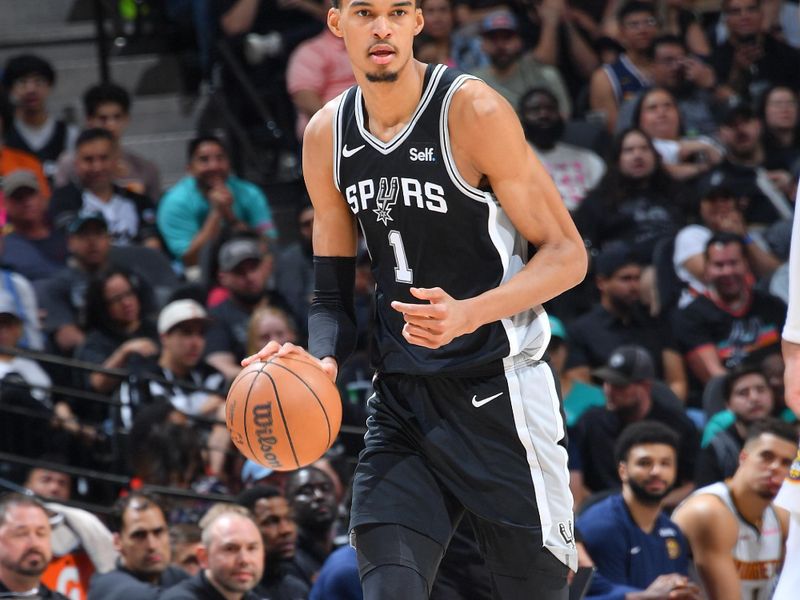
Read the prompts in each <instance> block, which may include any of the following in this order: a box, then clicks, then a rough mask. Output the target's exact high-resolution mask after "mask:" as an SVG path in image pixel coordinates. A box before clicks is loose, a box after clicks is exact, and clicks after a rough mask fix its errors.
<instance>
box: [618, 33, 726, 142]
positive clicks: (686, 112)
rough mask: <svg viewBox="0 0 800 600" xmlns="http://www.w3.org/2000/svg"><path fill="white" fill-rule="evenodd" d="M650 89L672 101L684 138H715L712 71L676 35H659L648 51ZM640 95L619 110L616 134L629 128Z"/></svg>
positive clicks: (624, 103) (715, 124) (626, 102)
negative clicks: (665, 92)
mask: <svg viewBox="0 0 800 600" xmlns="http://www.w3.org/2000/svg"><path fill="white" fill-rule="evenodd" d="M650 54H651V56H652V60H653V63H652V66H651V69H650V73H651V75H652V77H651V79H652V83H653V87H659V88H664V89H666V90H668V91H669V92H670V93H671V94H672V95H673V96H674V97H675V100H676V102H677V105H678V112H679V113H680V115H681V125H682V126H683V130H684V131H685V132H686V134H687V135H715V134H716V133H717V122H716V120H715V119H714V114H713V111H712V106H713V95H712V94H713V89H714V83H715V82H716V77H715V76H714V71H713V69H711V67H709V66H708V65H707V64H706V63H704V62H703V61H702V60H701V59H699V58H697V57H696V56H693V55H691V54H690V53H689V51H688V50H687V49H686V44H685V43H684V41H683V40H682V39H681V38H680V37H678V36H676V35H670V34H666V35H661V36H659V37H657V38H656V39H655V40H653V44H652V46H651V47H650ZM642 93H643V91H642V92H639V93H638V94H636V95H635V96H633V97H632V98H631V99H630V100H626V101H625V102H623V103H622V105H621V106H620V107H619V115H618V116H617V127H616V130H617V132H621V131H623V130H625V129H627V128H628V127H630V126H631V125H633V113H634V111H635V109H636V105H637V104H638V103H639V99H640V98H641V95H642Z"/></svg>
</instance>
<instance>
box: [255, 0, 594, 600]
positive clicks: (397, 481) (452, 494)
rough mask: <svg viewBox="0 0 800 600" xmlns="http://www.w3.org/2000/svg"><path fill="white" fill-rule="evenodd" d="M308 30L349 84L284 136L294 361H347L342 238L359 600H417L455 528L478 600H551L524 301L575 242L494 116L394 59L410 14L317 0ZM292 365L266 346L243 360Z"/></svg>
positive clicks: (549, 518) (549, 432) (530, 307)
mask: <svg viewBox="0 0 800 600" xmlns="http://www.w3.org/2000/svg"><path fill="white" fill-rule="evenodd" d="M328 26H329V28H330V29H331V31H332V32H333V33H334V34H335V35H337V36H338V37H341V38H343V39H344V41H345V45H346V47H347V52H348V55H349V57H350V60H351V62H352V66H353V70H354V73H355V77H356V80H357V82H358V86H356V87H353V88H351V89H350V90H348V91H347V92H345V93H343V94H342V95H341V96H339V97H338V98H336V99H335V100H333V101H331V102H330V103H328V104H327V105H326V106H325V107H324V108H323V109H322V110H321V111H320V112H318V113H317V114H316V115H315V116H314V117H313V118H312V120H311V122H310V123H309V125H308V128H307V129H306V132H305V137H304V144H303V167H304V169H303V170H304V173H305V180H306V185H307V188H308V191H309V194H310V196H311V199H312V202H313V204H314V208H315V221H314V239H313V243H314V253H315V257H314V264H315V301H314V304H313V306H312V309H311V312H310V316H309V332H310V333H309V350H310V352H311V354H313V355H314V356H317V357H319V358H321V359H322V364H323V365H324V366H325V368H326V369H327V370H328V373H329V374H330V375H331V377H332V378H335V376H336V372H337V367H338V366H339V365H341V364H342V362H343V361H344V360H345V358H346V357H347V355H348V354H349V353H350V352H351V351H352V348H353V345H354V342H355V324H354V318H353V281H354V272H355V258H354V257H355V255H356V247H357V236H356V228H357V226H360V228H361V229H362V231H363V232H364V237H365V241H366V245H367V248H368V250H369V252H370V256H371V259H372V269H373V274H374V276H375V280H376V309H375V310H376V317H375V318H376V323H375V327H374V334H373V335H374V339H373V361H374V363H375V365H376V369H377V376H376V379H375V390H376V393H375V395H374V396H373V397H372V398H371V399H370V401H369V410H370V416H369V419H368V428H369V431H368V432H367V434H366V438H365V442H366V448H365V449H364V451H363V452H362V453H361V456H360V460H359V466H358V468H357V471H356V474H355V479H354V483H353V506H352V514H351V523H350V526H351V530H352V534H351V542H352V543H353V545H354V546H355V548H356V550H357V555H358V564H359V573H360V577H361V582H362V588H363V590H364V597H365V599H366V600H375V599H378V598H380V599H381V600H392V599H394V598H398V599H399V598H402V599H404V600H408V599H423V598H427V597H428V595H429V593H430V589H431V586H432V583H433V580H434V577H435V575H436V570H437V567H438V565H439V561H440V560H441V558H442V555H443V553H444V551H445V548H446V547H447V544H448V541H449V540H450V537H451V535H452V533H453V531H454V529H455V527H456V525H457V524H458V522H459V521H460V519H461V518H462V516H463V515H464V514H466V515H467V517H468V518H469V520H470V522H471V523H472V525H473V528H474V529H475V533H476V537H477V539H478V542H479V545H480V547H481V550H482V553H483V555H484V559H485V561H486V564H487V566H488V568H489V570H490V571H491V575H492V585H493V588H494V594H495V597H497V598H502V599H509V600H511V599H513V600H519V599H521V598H533V597H535V598H537V599H540V600H550V599H564V598H566V597H567V586H566V577H567V572H568V570H569V568H571V569H573V570H574V569H575V568H576V562H577V561H576V556H577V555H576V550H575V542H574V536H573V511H572V497H571V495H570V492H569V487H568V471H567V453H566V450H565V448H564V423H563V419H562V415H561V413H560V408H559V398H558V397H557V394H556V388H555V385H554V382H553V377H552V375H551V371H550V369H549V367H548V366H547V365H546V364H545V363H543V362H542V360H541V359H542V355H543V354H544V351H545V348H546V347H547V343H548V340H549V337H550V330H549V325H548V321H547V316H546V314H545V313H544V311H543V310H542V308H541V304H542V303H543V302H545V301H546V300H549V299H550V298H553V297H554V296H556V295H558V294H560V293H561V292H563V291H565V290H567V289H568V288H570V287H572V286H574V285H576V284H577V283H578V282H579V281H580V280H581V279H582V278H583V277H584V275H585V272H586V260H587V259H586V252H585V249H584V247H583V243H582V241H581V238H580V236H579V235H578V233H577V231H576V229H575V227H574V225H573V223H572V221H571V219H570V217H569V215H568V213H567V211H566V209H565V208H564V204H563V202H562V200H561V198H560V197H559V195H558V192H557V190H556V188H555V186H554V184H553V183H552V180H551V179H550V178H549V176H548V175H547V172H546V171H545V170H544V168H543V167H542V165H541V164H540V163H539V162H538V161H537V159H536V158H535V157H534V154H533V152H532V151H531V149H530V147H529V146H528V144H527V143H526V142H525V137H524V135H523V132H522V128H521V126H520V124H519V120H518V119H517V116H516V115H515V113H514V110H513V109H512V107H511V106H510V105H509V104H508V103H507V102H506V101H505V100H504V99H503V98H502V97H500V96H499V95H498V94H497V93H496V92H494V91H493V90H492V89H491V88H489V87H488V86H487V85H485V84H484V83H483V82H481V81H479V80H477V79H475V78H474V77H471V76H468V75H463V74H460V73H458V72H457V71H454V70H451V69H448V68H446V67H444V66H441V65H426V64H423V63H420V62H418V61H416V60H415V59H414V58H413V56H412V52H411V48H412V42H413V38H414V36H415V35H416V34H418V33H419V32H420V30H421V29H422V26H423V17H422V13H421V10H420V9H419V8H418V7H417V6H415V5H414V4H413V3H412V2H411V1H409V0H334V6H333V8H331V9H330V11H329V13H328ZM529 243H530V244H532V245H533V246H535V247H536V253H535V255H533V257H529V256H528V247H529ZM298 351H299V350H298V349H296V347H293V346H286V345H284V346H283V347H280V346H279V345H278V344H277V343H271V344H268V345H267V346H265V347H264V348H263V349H262V350H261V352H259V353H258V354H256V355H254V356H253V357H250V358H249V359H247V360H246V361H244V362H243V364H249V362H250V361H252V360H255V359H261V360H264V359H266V358H268V357H270V356H272V355H273V354H275V353H279V354H286V353H290V352H298Z"/></svg>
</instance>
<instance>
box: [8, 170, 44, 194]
mask: <svg viewBox="0 0 800 600" xmlns="http://www.w3.org/2000/svg"><path fill="white" fill-rule="evenodd" d="M23 188H25V189H29V190H33V191H35V192H38V191H39V180H38V179H37V178H36V174H35V173H34V172H33V171H29V170H28V169H17V170H16V171H11V173H9V174H8V175H6V176H5V177H3V194H4V195H6V196H13V195H14V194H15V193H16V192H18V191H19V190H21V189H23Z"/></svg>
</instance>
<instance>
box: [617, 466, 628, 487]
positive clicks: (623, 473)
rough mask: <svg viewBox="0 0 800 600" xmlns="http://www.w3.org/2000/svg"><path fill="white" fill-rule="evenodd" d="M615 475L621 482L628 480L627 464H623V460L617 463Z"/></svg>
mask: <svg viewBox="0 0 800 600" xmlns="http://www.w3.org/2000/svg"><path fill="white" fill-rule="evenodd" d="M617 475H619V480H620V481H621V482H622V483H626V482H627V481H628V465H626V464H625V461H620V462H619V464H618V465H617Z"/></svg>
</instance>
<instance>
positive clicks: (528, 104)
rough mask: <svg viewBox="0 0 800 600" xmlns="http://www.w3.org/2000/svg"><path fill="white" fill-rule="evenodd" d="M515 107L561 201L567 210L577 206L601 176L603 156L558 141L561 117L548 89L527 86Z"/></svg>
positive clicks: (573, 209) (603, 172)
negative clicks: (528, 88)
mask: <svg viewBox="0 0 800 600" xmlns="http://www.w3.org/2000/svg"><path fill="white" fill-rule="evenodd" d="M518 111H519V118H520V121H521V122H522V127H523V129H524V130H525V137H526V138H527V140H528V142H530V144H531V145H532V146H533V147H534V149H535V150H536V154H537V155H538V156H539V159H540V160H541V161H542V164H544V166H545V169H547V172H548V173H549V174H550V177H552V178H553V182H554V183H555V184H556V187H557V188H558V191H559V192H561V197H562V198H563V199H564V204H566V206H567V209H568V210H569V211H570V212H572V211H575V210H577V208H578V206H580V204H581V202H583V199H584V197H585V196H586V194H587V193H588V192H589V190H591V189H592V188H593V187H594V186H596V185H597V184H598V183H600V180H601V179H602V178H603V175H604V174H605V172H606V165H605V163H604V162H603V159H602V158H600V157H599V156H598V155H597V154H595V153H594V152H592V151H591V150H587V149H585V148H579V147H578V146H573V145H571V144H565V143H563V142H562V141H560V140H561V137H562V135H563V134H564V118H563V117H562V116H561V113H560V112H559V110H558V99H557V98H556V95H555V94H554V93H553V92H551V91H550V90H548V89H546V88H543V87H536V88H532V89H530V90H528V91H527V92H526V93H525V94H524V95H523V96H522V98H520V101H519V107H518Z"/></svg>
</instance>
